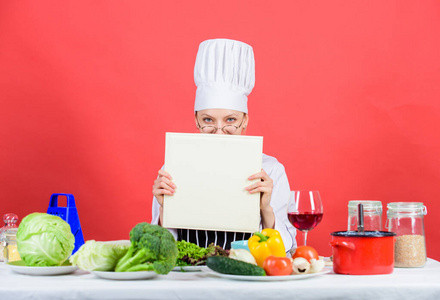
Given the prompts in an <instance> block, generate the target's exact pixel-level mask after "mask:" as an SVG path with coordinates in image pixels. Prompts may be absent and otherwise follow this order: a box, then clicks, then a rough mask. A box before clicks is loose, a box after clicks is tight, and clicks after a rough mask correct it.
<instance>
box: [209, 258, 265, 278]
mask: <svg viewBox="0 0 440 300" xmlns="http://www.w3.org/2000/svg"><path fill="white" fill-rule="evenodd" d="M206 265H207V266H208V268H210V269H211V270H214V271H216V272H219V273H222V274H231V275H244V276H266V272H265V271H264V269H263V268H261V267H259V266H257V265H253V264H250V263H247V262H244V261H240V260H236V259H233V258H229V257H226V256H210V257H208V259H207V260H206Z"/></svg>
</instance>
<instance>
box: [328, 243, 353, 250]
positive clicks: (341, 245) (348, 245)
mask: <svg viewBox="0 0 440 300" xmlns="http://www.w3.org/2000/svg"><path fill="white" fill-rule="evenodd" d="M330 246H332V247H345V248H348V249H351V250H354V249H355V248H356V247H355V246H354V243H351V242H341V241H331V242H330Z"/></svg>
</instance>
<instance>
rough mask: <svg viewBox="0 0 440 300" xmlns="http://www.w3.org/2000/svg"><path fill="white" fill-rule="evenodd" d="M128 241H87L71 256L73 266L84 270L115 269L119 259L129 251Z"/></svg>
mask: <svg viewBox="0 0 440 300" xmlns="http://www.w3.org/2000/svg"><path fill="white" fill-rule="evenodd" d="M130 245H131V243H130V241H127V243H125V244H124V243H122V244H121V243H112V242H96V241H94V240H89V241H87V242H86V243H85V244H84V245H82V246H81V247H80V248H79V249H78V251H76V252H75V254H74V255H72V256H71V257H70V258H69V261H70V263H71V264H72V266H78V268H80V269H81V270H84V271H114V269H115V266H116V263H117V262H118V260H119V259H120V258H121V257H122V256H124V255H125V253H127V251H128V248H129V247H130Z"/></svg>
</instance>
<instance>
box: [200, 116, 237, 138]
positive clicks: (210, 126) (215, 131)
mask: <svg viewBox="0 0 440 300" xmlns="http://www.w3.org/2000/svg"><path fill="white" fill-rule="evenodd" d="M196 120H197V128H199V129H200V130H202V131H203V132H204V133H208V134H216V133H217V131H218V130H219V129H221V130H222V131H223V133H224V134H234V133H235V132H236V131H237V130H238V128H240V127H241V125H243V121H244V116H243V119H241V123H240V125H238V127H237V126H235V125H225V126H223V127H216V126H212V125H206V126H203V127H202V126H200V123H199V118H198V117H197V115H196ZM207 127H209V128H214V129H215V130H214V131H213V132H205V131H204V128H207ZM226 127H235V130H234V132H233V133H229V132H226V131H225V128H226Z"/></svg>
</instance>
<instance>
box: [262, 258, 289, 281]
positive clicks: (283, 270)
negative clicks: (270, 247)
mask: <svg viewBox="0 0 440 300" xmlns="http://www.w3.org/2000/svg"><path fill="white" fill-rule="evenodd" d="M263 269H264V271H266V274H267V275H269V276H282V275H290V274H291V273H292V261H291V260H290V258H288V257H277V256H273V255H271V256H268V257H267V258H266V259H265V260H264V262H263Z"/></svg>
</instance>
